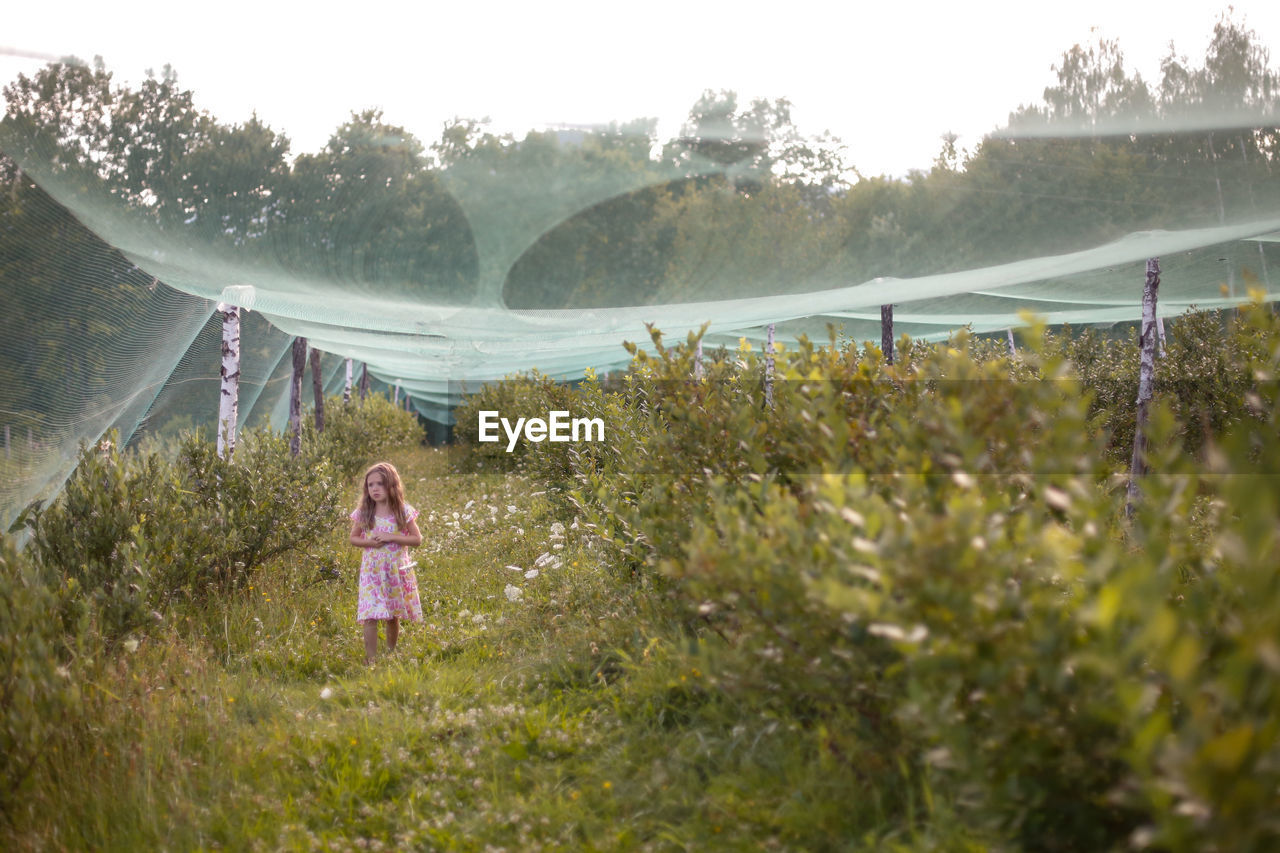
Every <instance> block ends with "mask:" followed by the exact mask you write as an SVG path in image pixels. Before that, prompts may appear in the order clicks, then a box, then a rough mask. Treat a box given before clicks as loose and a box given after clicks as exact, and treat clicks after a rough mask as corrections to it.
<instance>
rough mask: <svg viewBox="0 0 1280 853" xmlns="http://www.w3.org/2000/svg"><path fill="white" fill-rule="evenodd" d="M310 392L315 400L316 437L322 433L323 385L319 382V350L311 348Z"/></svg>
mask: <svg viewBox="0 0 1280 853" xmlns="http://www.w3.org/2000/svg"><path fill="white" fill-rule="evenodd" d="M311 392H312V394H314V395H315V398H316V435H319V434H320V433H322V432H324V385H323V384H322V383H321V381H320V350H318V349H316V348H315V347H312V348H311Z"/></svg>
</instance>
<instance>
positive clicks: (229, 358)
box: [218, 302, 240, 459]
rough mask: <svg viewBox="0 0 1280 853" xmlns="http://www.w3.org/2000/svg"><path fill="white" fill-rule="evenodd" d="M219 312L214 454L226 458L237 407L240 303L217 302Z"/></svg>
mask: <svg viewBox="0 0 1280 853" xmlns="http://www.w3.org/2000/svg"><path fill="white" fill-rule="evenodd" d="M218 311H220V312H221V313H222V367H221V369H220V371H219V372H220V373H221V375H222V384H221V386H220V388H219V391H220V394H219V400H218V457H219V458H220V459H229V458H230V457H231V456H232V455H233V454H234V453H235V450H236V427H237V421H238V419H239V409H240V306H238V305H228V304H227V303H225V302H223V303H220V304H219V305H218Z"/></svg>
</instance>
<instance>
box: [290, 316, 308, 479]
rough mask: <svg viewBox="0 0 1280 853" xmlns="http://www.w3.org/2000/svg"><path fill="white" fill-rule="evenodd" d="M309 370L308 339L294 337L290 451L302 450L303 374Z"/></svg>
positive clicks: (292, 452)
mask: <svg viewBox="0 0 1280 853" xmlns="http://www.w3.org/2000/svg"><path fill="white" fill-rule="evenodd" d="M306 370H307V339H306V338H294V339H293V376H292V377H291V378H290V381H289V453H290V454H291V455H293V456H297V455H298V454H299V453H301V452H302V374H304V373H305V372H306Z"/></svg>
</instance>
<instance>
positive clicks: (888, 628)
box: [867, 622, 929, 643]
mask: <svg viewBox="0 0 1280 853" xmlns="http://www.w3.org/2000/svg"><path fill="white" fill-rule="evenodd" d="M867 633H868V634H871V635H872V636H875V637H884V638H885V639H886V640H894V641H896V642H900V643H918V642H920V641H921V640H923V639H924V638H925V637H927V636H929V632H928V630H926V629H925V627H924V626H923V625H916V626H915V627H914V628H912V629H911V630H910V631H904V630H902V628H901V626H899V625H891V624H889V623H887V622H873V623H872V624H870V625H868V626H867Z"/></svg>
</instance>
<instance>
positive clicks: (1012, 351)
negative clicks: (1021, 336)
mask: <svg viewBox="0 0 1280 853" xmlns="http://www.w3.org/2000/svg"><path fill="white" fill-rule="evenodd" d="M1005 331H1006V332H1008V333H1009V358H1017V357H1018V345H1017V344H1015V343H1014V342H1013V329H1005Z"/></svg>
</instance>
